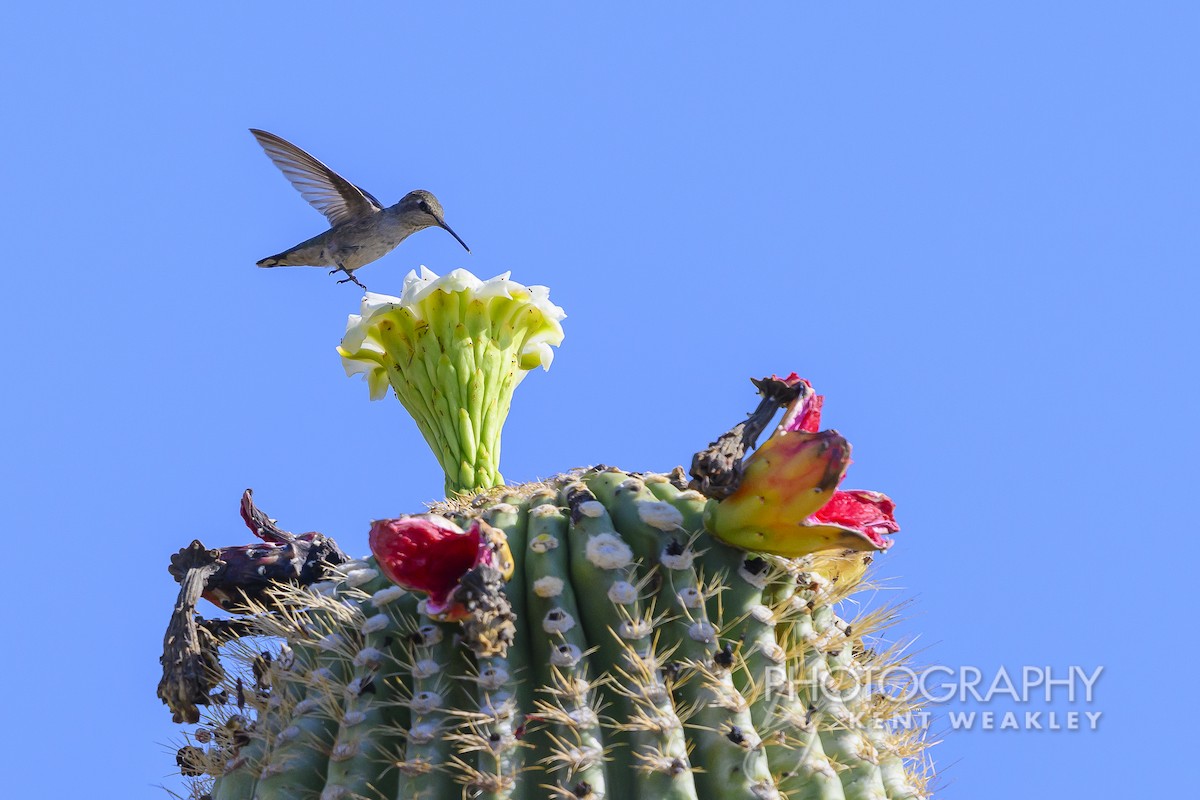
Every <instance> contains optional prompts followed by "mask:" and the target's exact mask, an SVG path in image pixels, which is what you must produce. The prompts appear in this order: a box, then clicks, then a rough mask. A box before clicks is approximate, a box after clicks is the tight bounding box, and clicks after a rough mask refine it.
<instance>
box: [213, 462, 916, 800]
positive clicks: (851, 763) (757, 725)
mask: <svg viewBox="0 0 1200 800" xmlns="http://www.w3.org/2000/svg"><path fill="white" fill-rule="evenodd" d="M678 483H679V481H678V479H675V480H674V481H673V480H671V479H670V478H669V477H667V476H658V475H634V474H629V473H624V472H619V471H615V470H599V471H597V470H590V471H576V472H573V473H568V474H565V475H562V476H559V477H557V478H554V479H551V480H549V481H545V482H541V483H537V484H530V485H528V486H525V487H516V488H512V487H510V488H505V489H498V490H496V491H494V492H492V493H490V494H488V495H484V496H480V497H477V498H475V499H474V500H470V501H465V500H464V501H458V502H453V503H450V502H448V503H446V504H442V505H441V506H437V507H435V508H434V513H439V514H442V515H444V516H446V517H448V518H451V519H454V520H455V521H456V522H458V523H459V524H460V525H461V524H463V523H465V522H469V520H470V519H472V518H474V517H481V518H482V519H484V520H485V521H487V522H488V523H489V524H491V525H492V526H494V527H496V528H498V529H500V530H502V531H503V532H504V533H505V535H506V536H507V537H508V543H509V548H510V550H511V552H512V554H513V556H514V560H515V562H516V564H515V570H514V574H513V576H512V578H511V579H510V580H509V582H508V591H507V593H506V594H507V595H508V599H509V601H510V602H511V603H512V606H513V609H514V611H515V612H516V615H517V635H516V642H515V644H514V645H513V646H512V647H510V648H508V651H507V654H506V655H505V656H503V657H501V656H497V655H494V654H491V655H488V656H486V657H483V656H481V655H479V654H476V653H472V652H471V651H470V650H469V649H468V648H467V647H466V645H465V644H464V643H463V640H462V638H461V636H460V633H461V630H462V628H461V625H460V623H457V622H439V621H436V620H431V619H430V618H428V617H426V616H424V615H423V614H421V613H420V608H421V607H422V606H419V605H418V603H417V601H416V598H414V597H413V596H411V595H409V594H407V593H405V592H404V591H403V590H400V589H398V588H396V587H389V586H387V585H385V582H384V581H383V580H382V579H381V578H379V577H378V575H377V574H376V573H375V571H374V570H373V569H372V568H371V566H372V565H371V564H370V563H369V562H368V563H363V562H358V563H357V564H352V565H349V567H348V568H346V570H345V577H344V578H342V579H341V580H340V581H338V582H337V583H336V585H335V586H333V587H329V586H325V587H323V589H322V591H319V592H312V591H301V590H296V589H292V590H290V594H287V593H284V599H283V600H281V603H282V605H283V606H284V607H285V608H287V609H291V610H288V611H286V612H285V613H275V614H266V613H264V614H262V615H259V616H260V617H261V618H262V620H263V621H262V630H261V631H260V633H262V634H264V635H270V636H275V637H279V638H284V639H287V646H288V647H289V648H290V649H291V651H292V652H293V654H294V657H293V658H292V659H290V662H289V661H288V660H285V662H284V663H278V660H277V663H275V665H274V668H273V670H272V674H273V676H274V677H273V686H272V689H271V696H270V698H269V699H267V700H265V701H262V700H258V699H256V701H255V703H256V705H257V711H258V715H257V716H258V719H257V722H256V723H254V725H253V726H252V727H251V729H250V735H249V739H248V741H245V742H241V743H239V744H237V745H231V744H230V743H229V741H228V740H229V737H225V740H224V741H223V743H219V742H218V741H217V737H212V736H209V737H207V740H208V741H210V742H212V744H211V745H210V746H209V752H208V754H207V757H206V759H205V763H206V764H207V765H208V766H209V770H208V771H209V773H210V774H211V775H214V776H215V780H211V782H205V780H203V779H202V780H201V782H200V783H198V784H197V787H196V789H195V796H196V797H200V796H202V795H203V794H204V793H205V792H208V793H211V796H212V798H214V800H251V798H253V800H281V799H282V798H285V797H286V798H288V799H289V800H303V799H304V798H319V800H358V799H359V798H364V799H369V800H380V798H383V799H384V800H459V798H462V797H469V798H485V797H486V798H491V799H493V800H499V799H500V798H505V799H506V800H511V799H515V800H539V799H540V798H590V800H602V798H611V799H612V800H626V799H627V798H628V799H629V800H658V798H669V799H670V800H700V799H701V798H703V800H710V798H711V799H712V800H730V799H732V798H743V799H744V800H763V799H764V798H766V799H768V800H769V799H770V798H786V800H798V799H800V798H804V799H807V798H814V799H819V800H858V799H859V798H871V799H872V800H881V799H884V798H885V799H886V800H915V798H922V797H926V796H927V790H926V786H925V777H924V774H923V772H922V770H923V768H924V762H923V758H922V752H921V748H922V747H923V743H922V742H921V741H919V739H914V737H913V736H912V735H901V734H896V733H893V732H892V731H890V730H888V729H887V728H886V727H884V726H882V725H864V726H859V725H857V724H855V718H856V716H861V717H863V718H864V719H865V720H866V721H874V722H879V721H881V719H883V718H887V717H891V716H894V715H899V714H903V713H904V711H905V709H904V708H903V706H902V704H901V703H900V701H899V700H898V699H897V698H894V697H884V696H882V695H879V694H877V690H878V688H879V687H875V686H865V687H864V686H861V685H860V684H862V683H863V681H864V680H866V677H865V676H866V675H867V674H868V673H867V672H866V667H868V666H871V667H874V668H876V669H879V668H880V667H881V666H882V665H883V664H884V663H886V658H887V654H884V656H880V655H877V654H875V653H873V651H872V650H871V649H870V640H869V638H868V641H867V642H866V643H864V638H863V637H864V636H867V637H869V636H870V633H871V628H872V624H874V625H875V627H876V628H877V627H879V624H881V623H882V622H883V621H884V620H883V619H882V618H881V617H880V616H879V615H876V616H875V617H873V618H872V619H871V620H868V621H867V623H865V624H864V623H862V622H860V621H856V622H854V623H852V624H851V625H847V624H846V623H845V622H844V621H842V620H840V619H839V618H838V617H837V615H836V613H835V609H834V607H833V604H834V603H836V602H837V601H838V600H840V599H841V598H842V597H843V596H846V595H848V594H849V592H850V591H851V590H852V588H853V587H850V586H846V585H844V584H845V581H843V582H842V585H837V586H835V585H834V583H833V582H831V581H828V580H825V579H824V578H823V577H822V576H821V575H820V574H817V573H815V572H812V571H811V570H812V567H811V562H810V561H808V560H806V559H798V560H792V561H789V560H786V559H779V558H775V557H770V556H767V557H759V556H756V555H754V554H750V553H746V552H744V551H741V550H738V549H736V548H732V547H729V546H726V545H724V544H722V543H720V542H718V541H716V540H715V539H713V538H712V537H711V536H709V535H708V534H707V533H706V532H705V531H704V530H703V528H702V524H701V520H702V515H703V511H704V505H705V498H704V497H703V496H701V495H700V494H698V493H697V492H694V491H690V490H686V489H682V488H680V487H679V486H678V485H677V484H678ZM264 611H266V610H265V609H264ZM872 620H874V623H873V622H872ZM232 650H233V651H234V652H231V653H229V655H230V657H231V659H232V660H234V661H241V662H243V665H245V662H248V661H249V654H250V652H251V650H250V648H241V649H239V648H236V647H234V648H232ZM242 668H243V669H244V668H245V666H243V667H242ZM769 668H770V669H774V670H775V673H774V674H776V675H787V676H789V677H791V678H795V679H797V690H796V691H795V692H793V693H786V692H783V693H775V694H773V693H772V692H770V691H768V690H767V687H766V681H767V677H766V676H765V675H763V674H760V673H762V672H765V671H767V670H768V669H769ZM230 672H231V674H234V675H236V674H237V671H236V670H231V671H230ZM364 684H365V685H366V686H368V687H369V690H368V691H364ZM820 686H840V687H842V688H843V689H846V688H858V689H861V690H862V691H859V692H857V693H855V692H849V691H847V692H846V693H845V694H844V695H842V696H838V695H836V694H832V695H831V694H830V693H828V692H822V691H817V690H816V688H815V687H820ZM231 713H235V712H234V711H231V710H230V709H214V710H213V712H212V713H211V714H210V717H209V719H208V720H207V721H206V723H205V724H206V725H208V726H210V727H211V728H213V729H215V728H217V727H218V726H219V725H220V724H222V723H223V722H224V720H225V719H226V718H228V717H229V715H230V714H231ZM202 740H203V739H201V738H200V737H197V741H202Z"/></svg>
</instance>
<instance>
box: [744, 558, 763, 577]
mask: <svg viewBox="0 0 1200 800" xmlns="http://www.w3.org/2000/svg"><path fill="white" fill-rule="evenodd" d="M742 566H743V567H744V568H745V570H746V572H749V573H750V574H751V575H762V574H763V573H764V572H766V571H767V561H766V559H763V558H759V557H758V556H751V557H750V558H747V559H746V560H745V561H744V562H742Z"/></svg>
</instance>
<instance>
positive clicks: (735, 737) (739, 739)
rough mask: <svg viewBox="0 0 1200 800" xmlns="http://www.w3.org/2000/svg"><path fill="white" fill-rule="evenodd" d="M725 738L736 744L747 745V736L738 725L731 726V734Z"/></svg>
mask: <svg viewBox="0 0 1200 800" xmlns="http://www.w3.org/2000/svg"><path fill="white" fill-rule="evenodd" d="M725 738H726V739H728V740H729V741H731V742H733V743H734V744H745V743H746V735H745V734H744V733H742V729H741V728H739V727H738V726H737V725H731V726H730V728H729V733H727V734H725Z"/></svg>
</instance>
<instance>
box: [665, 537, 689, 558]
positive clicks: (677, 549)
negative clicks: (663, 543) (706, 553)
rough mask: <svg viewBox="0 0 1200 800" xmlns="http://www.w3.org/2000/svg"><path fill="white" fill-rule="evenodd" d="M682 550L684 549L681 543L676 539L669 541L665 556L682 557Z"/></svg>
mask: <svg viewBox="0 0 1200 800" xmlns="http://www.w3.org/2000/svg"><path fill="white" fill-rule="evenodd" d="M684 549H685V548H684V546H683V544H682V543H681V542H679V541H678V540H676V539H672V540H671V541H670V543H669V544H668V545H667V555H669V556H681V555H683V551H684Z"/></svg>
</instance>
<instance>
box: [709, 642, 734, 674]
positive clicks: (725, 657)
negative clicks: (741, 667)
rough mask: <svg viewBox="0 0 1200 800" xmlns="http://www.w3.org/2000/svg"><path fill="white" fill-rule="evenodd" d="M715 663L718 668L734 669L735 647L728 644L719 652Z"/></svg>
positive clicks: (714, 658) (714, 657)
mask: <svg viewBox="0 0 1200 800" xmlns="http://www.w3.org/2000/svg"><path fill="white" fill-rule="evenodd" d="M713 661H714V662H716V664H717V666H718V667H722V668H724V669H730V668H731V667H733V645H731V644H729V643H726V644H725V646H724V647H723V648H721V649H720V650H718V651H717V654H716V655H715V656H713Z"/></svg>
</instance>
